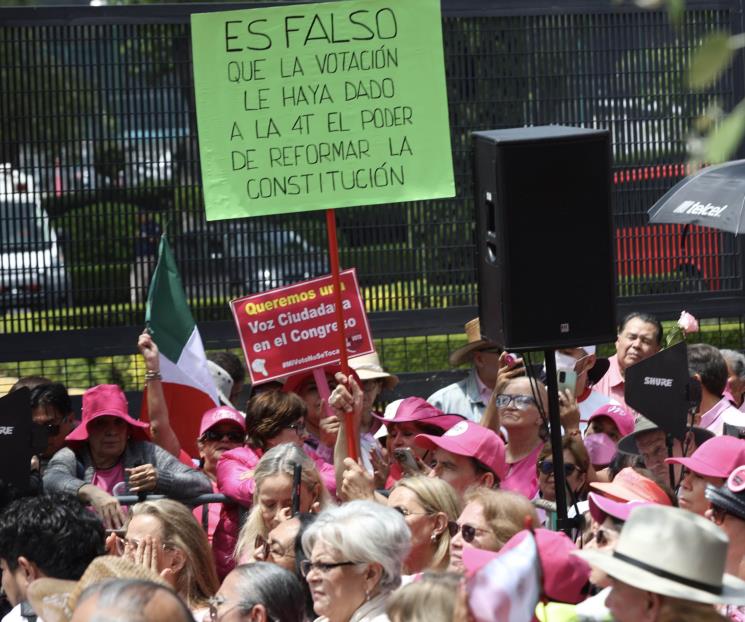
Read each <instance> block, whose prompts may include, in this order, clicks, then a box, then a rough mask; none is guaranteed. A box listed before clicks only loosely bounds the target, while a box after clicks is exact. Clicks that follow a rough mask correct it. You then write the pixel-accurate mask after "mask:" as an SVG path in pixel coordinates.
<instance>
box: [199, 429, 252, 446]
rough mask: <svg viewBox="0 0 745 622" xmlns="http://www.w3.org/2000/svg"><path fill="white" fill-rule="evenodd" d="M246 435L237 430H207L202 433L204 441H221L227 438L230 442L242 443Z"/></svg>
mask: <svg viewBox="0 0 745 622" xmlns="http://www.w3.org/2000/svg"><path fill="white" fill-rule="evenodd" d="M245 437H246V435H245V434H244V433H243V432H240V431H238V430H235V431H232V432H220V431H219V430H207V431H206V432H205V433H204V434H203V435H202V440H204V441H221V440H222V439H224V438H227V439H228V440H229V441H230V442H231V443H242V442H243V440H244V439H245Z"/></svg>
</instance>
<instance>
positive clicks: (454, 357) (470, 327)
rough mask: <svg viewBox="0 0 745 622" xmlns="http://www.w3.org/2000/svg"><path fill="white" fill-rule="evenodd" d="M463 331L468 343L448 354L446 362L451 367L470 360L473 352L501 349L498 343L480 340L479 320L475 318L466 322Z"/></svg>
mask: <svg viewBox="0 0 745 622" xmlns="http://www.w3.org/2000/svg"><path fill="white" fill-rule="evenodd" d="M465 330H466V337H467V338H468V343H467V344H466V345H464V346H461V347H460V348H458V349H456V350H453V351H452V352H451V353H450V357H449V358H448V361H450V364H451V365H452V366H453V367H457V366H458V365H462V364H463V363H465V362H466V361H468V360H470V358H471V353H472V352H473V351H474V350H483V349H484V348H501V346H500V345H499V344H498V343H495V342H493V341H488V340H486V339H482V338H481V322H480V321H479V318H477V317H476V318H473V319H472V320H469V321H468V322H466V326H465Z"/></svg>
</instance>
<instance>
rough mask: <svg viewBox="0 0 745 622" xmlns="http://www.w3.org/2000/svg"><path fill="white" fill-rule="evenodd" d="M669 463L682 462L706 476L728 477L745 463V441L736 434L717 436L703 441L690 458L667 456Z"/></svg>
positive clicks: (666, 460) (689, 468)
mask: <svg viewBox="0 0 745 622" xmlns="http://www.w3.org/2000/svg"><path fill="white" fill-rule="evenodd" d="M665 462H666V463H667V464H675V463H677V464H682V465H683V466H684V467H685V468H687V469H688V470H690V471H693V472H694V473H698V474H699V475H703V476H704V477H721V478H722V479H726V478H728V477H729V475H730V473H732V471H734V470H735V469H736V468H737V467H738V466H740V465H741V464H745V441H744V440H742V439H739V438H735V437H734V436H715V437H714V438H710V439H709V440H708V441H706V442H705V443H702V444H701V445H700V446H699V447H698V449H696V451H694V452H693V454H692V455H691V456H690V457H689V458H667V459H665Z"/></svg>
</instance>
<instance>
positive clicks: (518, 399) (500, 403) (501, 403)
mask: <svg viewBox="0 0 745 622" xmlns="http://www.w3.org/2000/svg"><path fill="white" fill-rule="evenodd" d="M494 403H495V404H496V405H497V408H507V406H509V405H510V404H514V405H515V408H517V409H518V410H527V409H528V408H530V407H531V406H535V405H536V401H535V400H534V399H533V398H532V397H531V396H530V395H509V394H507V393H500V394H499V395H497V397H496V398H495V399H494Z"/></svg>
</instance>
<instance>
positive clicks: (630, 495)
mask: <svg viewBox="0 0 745 622" xmlns="http://www.w3.org/2000/svg"><path fill="white" fill-rule="evenodd" d="M590 488H592V489H593V490H597V491H598V492H600V493H601V494H602V495H603V496H605V497H610V498H611V499H613V500H614V501H620V502H622V503H623V502H626V501H651V502H652V503H657V504H659V505H672V502H671V501H670V497H668V496H667V494H665V491H664V490H662V488H660V487H659V486H658V485H657V484H656V483H655V482H653V481H652V480H651V479H649V478H648V477H644V476H643V475H641V474H640V473H637V472H636V471H634V469H632V468H631V467H626V468H625V469H621V470H620V471H619V472H618V475H616V477H615V479H614V480H613V481H612V482H593V483H592V484H590Z"/></svg>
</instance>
